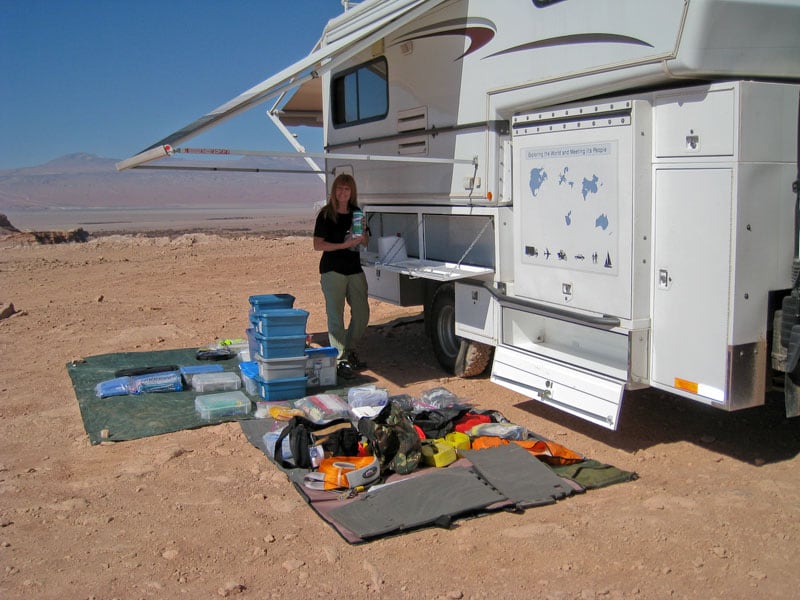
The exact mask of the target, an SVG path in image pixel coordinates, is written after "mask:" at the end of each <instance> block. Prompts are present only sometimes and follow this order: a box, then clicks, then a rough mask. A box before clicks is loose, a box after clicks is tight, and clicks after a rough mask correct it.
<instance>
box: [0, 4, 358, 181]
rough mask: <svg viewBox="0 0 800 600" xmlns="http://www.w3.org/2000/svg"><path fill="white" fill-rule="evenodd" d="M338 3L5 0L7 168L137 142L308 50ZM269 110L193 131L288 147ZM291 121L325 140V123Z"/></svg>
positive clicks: (2, 146)
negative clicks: (304, 124) (318, 125)
mask: <svg viewBox="0 0 800 600" xmlns="http://www.w3.org/2000/svg"><path fill="white" fill-rule="evenodd" d="M342 10H343V8H342V4H341V1H340V0H284V1H274V0H216V1H214V0H160V1H157V0H137V1H134V0H0V77H2V79H0V169H10V168H17V167H25V166H33V165H38V164H41V163H44V162H47V161H49V160H52V159H54V158H57V157H59V156H62V155H64V154H71V153H74V152H88V153H91V154H97V155H98V156H102V157H107V158H116V159H122V158H127V157H128V156H131V155H133V154H136V153H137V152H138V151H140V150H142V149H144V148H146V147H147V146H149V145H150V144H152V143H153V142H156V141H158V140H159V139H161V138H162V137H164V136H166V135H168V134H170V133H172V132H173V131H176V130H177V129H179V128H181V127H182V126H184V125H186V124H188V123H190V122H192V121H194V120H195V119H196V118H198V117H200V116H202V115H203V114H205V113H207V112H208V111H209V110H211V109H213V108H216V107H217V106H219V105H221V104H223V103H225V102H227V101H228V100H230V99H231V98H233V97H234V96H236V95H238V94H239V93H240V92H242V91H244V90H246V89H248V88H250V87H252V86H253V85H254V84H256V83H259V82H260V81H262V80H264V79H266V78H267V77H269V76H270V75H272V74H274V73H276V72H278V71H279V70H281V69H282V68H284V67H287V66H289V65H290V64H291V63H293V62H294V61H296V60H299V59H301V58H303V57H304V56H305V55H306V54H308V52H309V51H310V50H311V49H312V47H313V46H314V44H315V43H316V42H317V40H318V39H319V37H320V34H321V33H322V29H323V28H324V26H325V24H326V23H327V21H328V20H329V19H331V18H333V17H335V16H337V15H339V14H341V12H342ZM263 112H264V111H263V109H262V108H260V107H256V108H254V109H252V110H250V111H248V112H247V113H245V114H244V115H241V116H239V117H236V118H234V119H231V120H230V121H228V122H227V123H225V124H223V125H221V126H219V127H218V128H216V129H214V130H211V132H209V133H206V134H203V135H202V136H200V137H198V138H196V139H197V140H198V141H201V142H202V143H203V145H218V146H224V147H228V148H247V149H285V150H290V149H291V148H290V146H289V145H288V142H286V141H285V140H284V139H283V137H282V136H281V135H280V134H279V133H278V132H277V130H276V129H275V127H274V126H273V125H272V123H271V122H270V121H269V120H268V119H267V118H266V117H265V116H264V114H263ZM296 131H297V132H298V133H299V140H300V142H301V143H302V144H304V145H306V148H307V149H308V150H309V151H318V150H319V144H320V143H321V130H320V129H317V128H306V127H303V128H299V129H297V130H296ZM192 142H193V144H194V142H195V140H192Z"/></svg>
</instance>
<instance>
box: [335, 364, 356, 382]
mask: <svg viewBox="0 0 800 600" xmlns="http://www.w3.org/2000/svg"><path fill="white" fill-rule="evenodd" d="M336 375H338V376H339V377H341V378H342V379H353V378H354V377H355V376H356V372H355V371H353V369H352V368H351V367H350V365H349V364H347V361H346V360H340V361H339V364H338V365H337V366H336Z"/></svg>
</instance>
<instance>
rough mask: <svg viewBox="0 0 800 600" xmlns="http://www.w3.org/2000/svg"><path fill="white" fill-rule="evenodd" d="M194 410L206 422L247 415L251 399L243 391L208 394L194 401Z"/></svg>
mask: <svg viewBox="0 0 800 600" xmlns="http://www.w3.org/2000/svg"><path fill="white" fill-rule="evenodd" d="M234 374H235V373H234ZM194 409H195V411H196V412H197V413H198V414H199V415H200V418H201V419H205V420H206V421H212V420H215V419H221V418H223V417H231V416H238V415H246V414H248V413H249V412H250V399H249V398H248V397H247V396H245V395H244V392H242V391H241V390H236V391H233V392H221V393H219V394H207V395H204V396H197V397H196V398H195V399H194Z"/></svg>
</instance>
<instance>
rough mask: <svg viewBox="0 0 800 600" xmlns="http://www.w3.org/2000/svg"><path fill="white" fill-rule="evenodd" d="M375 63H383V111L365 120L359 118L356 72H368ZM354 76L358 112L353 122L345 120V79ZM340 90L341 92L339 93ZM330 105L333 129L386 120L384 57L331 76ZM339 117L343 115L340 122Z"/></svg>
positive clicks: (387, 108) (358, 88)
mask: <svg viewBox="0 0 800 600" xmlns="http://www.w3.org/2000/svg"><path fill="white" fill-rule="evenodd" d="M376 63H383V72H384V74H385V75H384V77H383V83H384V85H385V94H384V96H383V99H385V102H384V106H383V108H384V110H383V112H382V113H379V114H375V115H371V116H368V117H365V118H361V117H360V112H361V108H362V96H361V84H360V83H359V81H358V72H359V71H362V70H369V68H370V66H371V65H374V64H376ZM354 73H355V74H356V88H355V102H356V110H357V111H358V112H359V115H358V117H357V118H355V119H353V120H348V118H347V109H348V100H349V99H348V97H347V83H346V78H347V77H348V76H350V75H352V74H354ZM340 90H343V91H341V92H340ZM330 103H331V124H332V125H333V128H334V129H341V128H344V127H353V126H354V125H361V124H362V123H371V122H374V121H381V120H383V119H385V118H386V116H387V115H388V114H389V63H388V61H387V60H386V57H385V56H378V57H375V58H373V59H370V60H368V61H366V62H363V63H360V64H358V65H355V66H354V67H351V68H349V69H346V70H344V71H339V72H338V73H335V74H334V75H332V76H331V87H330ZM339 115H343V118H342V120H339Z"/></svg>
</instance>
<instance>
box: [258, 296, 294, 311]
mask: <svg viewBox="0 0 800 600" xmlns="http://www.w3.org/2000/svg"><path fill="white" fill-rule="evenodd" d="M293 306H294V296H292V295H291V294H256V295H254V296H250V314H253V313H255V312H257V311H259V310H272V309H275V308H292V307H293Z"/></svg>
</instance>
